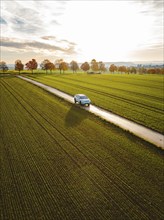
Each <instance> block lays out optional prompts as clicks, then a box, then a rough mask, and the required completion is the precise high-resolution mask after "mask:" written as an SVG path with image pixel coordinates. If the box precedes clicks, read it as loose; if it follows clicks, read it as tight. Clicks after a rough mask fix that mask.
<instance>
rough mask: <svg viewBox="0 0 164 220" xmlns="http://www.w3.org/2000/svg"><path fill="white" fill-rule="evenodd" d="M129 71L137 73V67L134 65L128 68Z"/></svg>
mask: <svg viewBox="0 0 164 220" xmlns="http://www.w3.org/2000/svg"><path fill="white" fill-rule="evenodd" d="M129 71H130V73H137V69H136V68H135V67H134V66H131V67H130V68H129Z"/></svg>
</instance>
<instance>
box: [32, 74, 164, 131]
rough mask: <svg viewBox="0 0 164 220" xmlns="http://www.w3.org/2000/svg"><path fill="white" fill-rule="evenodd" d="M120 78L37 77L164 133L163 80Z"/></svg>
mask: <svg viewBox="0 0 164 220" xmlns="http://www.w3.org/2000/svg"><path fill="white" fill-rule="evenodd" d="M117 77H118V76H115V78H114V76H107V75H105V76H104V75H102V76H99V77H98V76H93V77H91V76H86V75H81V76H80V75H64V76H36V77H35V79H36V80H37V81H40V82H42V83H45V84H47V85H50V86H52V87H55V88H57V89H60V90H62V91H64V92H67V93H69V94H71V95H73V94H76V93H86V94H87V95H88V96H89V97H90V98H91V100H92V103H93V104H95V105H98V106H100V107H103V108H105V109H107V110H109V111H112V112H114V113H116V114H119V115H121V116H123V117H126V118H129V119H131V120H133V121H136V122H138V123H140V124H143V125H145V126H147V127H149V128H152V129H154V130H157V131H160V132H163V119H164V118H163V99H164V97H163V85H162V78H159V79H158V78H157V79H158V81H157V80H156V81H155V82H153V81H152V79H151V78H150V80H149V78H146V80H142V81H141V80H139V79H138V78H137V80H136V79H135V78H133V80H132V79H131V78H130V79H129V78H128V77H126V78H123V77H122V78H123V80H122V78H121V79H117ZM140 77H142V76H140ZM121 80H122V82H121ZM138 81H139V82H138Z"/></svg>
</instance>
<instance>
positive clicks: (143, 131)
mask: <svg viewBox="0 0 164 220" xmlns="http://www.w3.org/2000/svg"><path fill="white" fill-rule="evenodd" d="M17 77H18V78H20V79H23V80H26V81H28V82H30V83H32V84H34V85H36V86H39V87H41V88H43V89H45V90H46V91H48V92H50V93H53V94H55V95H57V96H59V97H61V98H63V99H65V100H67V101H69V102H71V103H74V99H73V97H72V96H70V95H68V94H66V93H64V92H61V91H59V90H57V89H55V88H52V87H50V86H47V85H44V84H43V83H40V82H37V81H35V80H32V79H29V78H26V77H23V76H17ZM82 108H85V110H87V111H89V112H91V113H93V114H95V115H97V116H99V117H101V118H103V119H105V120H106V121H108V122H110V123H113V124H115V125H117V126H119V127H121V128H122V129H124V130H127V131H129V132H131V133H133V134H134V135H136V136H138V137H140V138H142V139H144V140H146V141H148V142H150V143H152V144H154V145H156V146H157V147H159V148H161V149H164V135H162V134H160V133H158V132H156V131H153V130H151V129H149V128H146V127H144V126H142V125H139V124H137V123H135V122H132V121H130V120H128V119H125V118H123V117H121V116H118V115H115V114H113V113H110V112H108V111H106V110H104V109H102V108H99V107H96V106H94V105H90V106H89V107H82Z"/></svg>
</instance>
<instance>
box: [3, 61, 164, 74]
mask: <svg viewBox="0 0 164 220" xmlns="http://www.w3.org/2000/svg"><path fill="white" fill-rule="evenodd" d="M38 66H39V65H38V63H37V61H36V60H35V59H32V60H30V61H28V62H27V63H26V64H23V63H22V61H21V60H16V61H15V70H16V71H18V72H19V74H20V72H21V71H23V70H24V68H25V69H27V70H30V71H31V72H32V73H33V71H34V70H36V69H38ZM40 68H41V69H42V70H45V72H46V73H48V71H50V72H52V71H54V70H59V71H60V73H64V72H65V71H66V70H68V69H70V70H72V71H73V73H76V72H77V71H78V70H80V69H81V70H83V71H85V72H87V73H88V74H94V73H102V72H106V71H109V72H111V73H115V72H119V73H128V74H129V73H133V74H136V73H140V74H146V73H147V74H164V68H145V67H142V66H140V67H134V66H131V67H126V66H116V65H115V64H111V65H110V66H109V67H108V68H107V67H106V66H105V63H104V62H102V61H99V62H98V61H96V60H95V59H92V60H91V62H90V64H89V63H88V62H84V63H82V64H81V65H80V66H79V64H78V63H77V62H76V61H74V60H72V61H71V62H70V63H67V62H65V61H64V60H63V59H58V60H56V61H55V62H54V63H52V62H51V61H50V60H48V59H45V60H43V61H42V62H41V64H40ZM8 69H9V68H8V66H7V64H6V62H4V61H1V62H0V70H2V71H3V72H6V71H8Z"/></svg>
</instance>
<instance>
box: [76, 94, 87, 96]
mask: <svg viewBox="0 0 164 220" xmlns="http://www.w3.org/2000/svg"><path fill="white" fill-rule="evenodd" d="M76 95H79V96H86V95H84V94H76Z"/></svg>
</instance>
